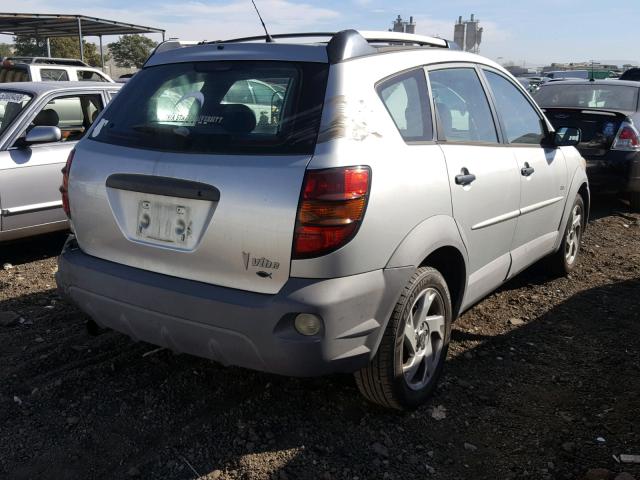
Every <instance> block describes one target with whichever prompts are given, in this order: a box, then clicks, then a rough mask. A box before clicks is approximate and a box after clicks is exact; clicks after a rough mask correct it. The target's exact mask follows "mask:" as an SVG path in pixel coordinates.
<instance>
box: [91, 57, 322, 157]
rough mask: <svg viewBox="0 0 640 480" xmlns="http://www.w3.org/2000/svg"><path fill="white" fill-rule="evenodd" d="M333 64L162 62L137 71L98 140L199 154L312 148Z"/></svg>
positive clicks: (96, 135)
mask: <svg viewBox="0 0 640 480" xmlns="http://www.w3.org/2000/svg"><path fill="white" fill-rule="evenodd" d="M327 71H328V66H327V65H326V64H319V63H289V62H242V61H219V62H196V63H179V64H169V65H160V66H155V67H149V68H146V69H143V70H142V71H141V72H139V73H138V74H136V75H135V77H133V78H132V79H131V80H130V82H129V83H128V85H127V88H125V89H124V90H123V91H122V92H120V93H119V94H118V97H117V98H116V99H114V101H113V104H112V105H111V106H110V107H109V113H108V114H107V116H105V117H103V121H104V122H106V123H105V124H104V125H103V126H102V127H100V128H96V131H95V132H94V135H92V138H93V139H94V140H97V141H102V142H107V143H114V144H118V145H124V146H130V147H137V148H148V149H156V150H166V151H177V152H194V153H256V154H259V153H262V154H267V153H285V154H286V153H311V152H312V151H313V147H314V146H315V141H316V138H317V135H318V129H319V125H320V117H321V114H322V102H323V100H324V93H325V88H326V80H327Z"/></svg>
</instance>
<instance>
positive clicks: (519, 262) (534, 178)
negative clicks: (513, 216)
mask: <svg viewBox="0 0 640 480" xmlns="http://www.w3.org/2000/svg"><path fill="white" fill-rule="evenodd" d="M483 72H484V75H485V78H486V80H487V83H488V85H489V88H490V91H491V93H492V98H493V100H494V102H495V107H496V110H497V112H498V118H499V123H500V126H501V129H502V134H503V141H504V143H505V145H507V146H508V150H509V151H510V152H511V153H512V154H513V156H514V157H515V159H516V161H517V163H518V169H519V172H520V217H519V218H518V223H517V228H516V234H515V236H514V238H513V243H512V246H511V250H512V261H513V264H512V266H511V270H510V275H511V276H513V275H515V274H516V273H518V272H519V271H520V270H522V269H523V268H525V267H526V266H527V265H529V264H531V263H533V262H534V261H535V260H537V259H539V258H541V257H542V256H544V255H545V254H547V253H549V252H550V251H551V250H552V249H553V246H554V245H555V241H556V237H557V234H558V226H559V225H560V219H561V217H562V212H563V210H564V206H565V200H566V194H567V181H568V180H567V176H568V173H567V166H566V162H565V158H564V155H563V153H562V151H561V150H560V149H558V148H545V147H542V145H541V143H542V140H543V139H544V137H545V135H546V133H547V127H546V122H545V121H544V119H543V117H542V116H541V115H540V113H538V111H537V109H536V108H534V106H533V105H532V103H531V102H530V101H529V99H528V98H527V97H526V96H525V94H524V93H523V92H522V91H521V89H520V88H519V87H517V86H516V85H515V84H514V83H512V82H511V81H510V80H509V79H508V78H507V77H505V76H504V75H502V74H501V73H500V72H498V71H497V70H493V69H488V68H484V69H483Z"/></svg>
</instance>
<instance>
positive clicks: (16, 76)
mask: <svg viewBox="0 0 640 480" xmlns="http://www.w3.org/2000/svg"><path fill="white" fill-rule="evenodd" d="M68 81H71V82H76V81H80V82H111V83H113V80H112V79H111V77H109V75H107V74H106V73H104V72H102V71H101V70H99V69H97V68H93V67H90V66H89V65H87V64H86V63H84V62H83V61H82V60H75V59H69V58H49V57H8V58H6V59H5V60H4V61H3V62H2V65H0V83H7V82H68Z"/></svg>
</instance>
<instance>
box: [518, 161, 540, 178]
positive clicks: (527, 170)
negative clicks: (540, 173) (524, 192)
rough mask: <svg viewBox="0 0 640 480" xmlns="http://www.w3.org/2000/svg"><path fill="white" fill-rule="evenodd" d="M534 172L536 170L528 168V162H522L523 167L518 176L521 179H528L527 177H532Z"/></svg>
mask: <svg viewBox="0 0 640 480" xmlns="http://www.w3.org/2000/svg"><path fill="white" fill-rule="evenodd" d="M535 171H536V169H535V168H533V167H532V166H530V165H529V163H528V162H524V167H522V168H521V169H520V174H521V175H522V176H523V177H528V176H529V175H533V172H535Z"/></svg>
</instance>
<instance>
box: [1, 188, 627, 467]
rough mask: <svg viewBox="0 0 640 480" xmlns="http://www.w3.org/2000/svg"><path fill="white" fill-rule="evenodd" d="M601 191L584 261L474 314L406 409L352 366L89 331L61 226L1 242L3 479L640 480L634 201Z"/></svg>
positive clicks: (526, 281)
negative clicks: (295, 369) (390, 405)
mask: <svg viewBox="0 0 640 480" xmlns="http://www.w3.org/2000/svg"><path fill="white" fill-rule="evenodd" d="M597 202H599V203H600V205H599V206H598V207H597V208H596V209H595V210H596V211H595V212H594V215H593V216H592V217H593V218H592V221H591V224H590V226H589V228H588V229H587V233H586V236H585V238H584V244H583V248H584V250H583V254H582V257H581V259H580V266H579V267H578V268H577V270H576V271H575V272H574V274H573V275H571V277H570V278H561V279H556V280H553V279H550V278H549V277H548V276H547V275H546V274H545V272H544V269H543V268H541V267H539V266H538V267H533V268H531V269H529V270H528V271H526V272H524V273H523V274H521V275H519V276H518V277H517V278H516V279H514V280H513V281H511V282H510V283H508V284H507V285H505V286H504V287H503V288H502V289H501V290H500V291H498V292H496V293H494V294H493V295H491V296H490V297H489V298H487V299H486V300H484V301H483V302H481V303H480V304H479V305H477V306H476V307H475V308H473V309H472V310H470V311H469V312H467V313H465V314H464V315H463V316H462V317H461V318H460V319H459V320H458V322H457V323H456V324H455V326H454V332H453V340H452V345H451V349H450V353H449V359H448V364H447V367H446V372H445V377H444V379H443V381H442V383H441V385H440V388H439V389H438V390H437V392H436V394H435V395H434V397H433V398H432V400H431V402H430V403H429V404H428V405H426V406H424V407H422V408H421V409H419V410H417V411H415V412H413V413H408V414H407V413H404V414H403V413H397V412H391V411H385V410H382V409H380V408H377V407H375V406H372V405H370V404H368V403H366V402H365V401H364V400H363V399H362V398H361V397H360V395H359V393H358V392H357V390H356V388H355V385H354V382H353V380H352V378H351V377H350V376H347V375H344V376H343V375H336V376H331V377H325V378H316V379H292V378H286V377H278V376H274V375H267V374H262V373H257V372H251V371H246V370H242V369H238V368H224V367H222V366H219V365H216V364H214V363H212V362H209V361H206V360H202V359H198V358H194V357H190V356H187V355H174V354H172V353H171V352H168V351H166V350H161V351H157V350H156V349H155V347H154V346H152V345H148V344H144V343H134V342H132V341H131V340H129V338H128V337H126V336H123V335H121V334H118V333H115V332H107V333H104V334H102V335H99V336H97V337H92V336H89V335H88V334H87V333H86V330H85V328H84V325H83V324H84V322H85V318H84V317H83V316H82V314H81V313H79V312H78V311H77V310H76V309H75V308H74V307H73V306H71V305H69V304H67V303H65V302H64V301H63V300H62V299H60V298H59V297H58V296H57V294H56V291H55V282H54V280H53V273H54V272H55V270H56V259H55V255H56V254H57V253H58V252H59V250H60V247H61V246H62V243H63V237H62V236H59V235H58V236H53V237H45V238H40V239H37V240H35V241H30V242H24V243H22V244H20V245H12V246H8V247H7V246H3V247H2V250H1V251H0V264H3V263H10V264H11V267H9V266H7V268H6V269H4V270H0V312H4V313H0V323H2V322H5V323H12V322H11V318H10V317H11V315H10V314H8V313H7V312H15V313H16V315H17V317H18V319H17V320H16V322H15V324H13V325H10V326H0V344H1V345H2V347H1V348H0V379H1V382H0V452H1V453H0V476H1V477H3V478H12V479H17V478H56V479H57V478H83V479H88V478H131V477H133V478H135V477H139V478H177V479H188V478H208V479H217V478H219V479H295V478H314V479H315V478H319V479H356V478H359V479H369V478H389V479H413V478H416V479H418V478H419V479H426V478H438V479H456V478H460V479H470V478H473V479H484V478H486V479H509V478H530V479H546V478H553V479H555V478H558V479H565V478H566V479H570V478H578V479H579V478H595V479H600V478H602V479H604V478H613V477H614V474H618V473H619V472H622V471H627V472H628V473H629V474H631V475H632V476H635V478H637V479H640V464H638V465H629V464H620V463H618V462H617V461H616V459H615V458H614V457H617V456H619V455H620V454H638V455H640V420H639V419H640V395H639V392H640V323H639V321H640V308H639V307H640V215H630V214H628V213H626V209H625V207H624V206H622V205H617V204H613V203H611V202H610V201H606V200H602V199H601V200H597ZM593 468H605V469H608V470H609V473H606V472H601V475H600V476H597V474H596V473H594V471H593V470H592V471H591V472H589V473H588V474H587V471H588V470H589V469H593ZM585 475H587V476H586V477H585ZM594 475H595V476H594ZM627 478H628V477H627Z"/></svg>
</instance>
